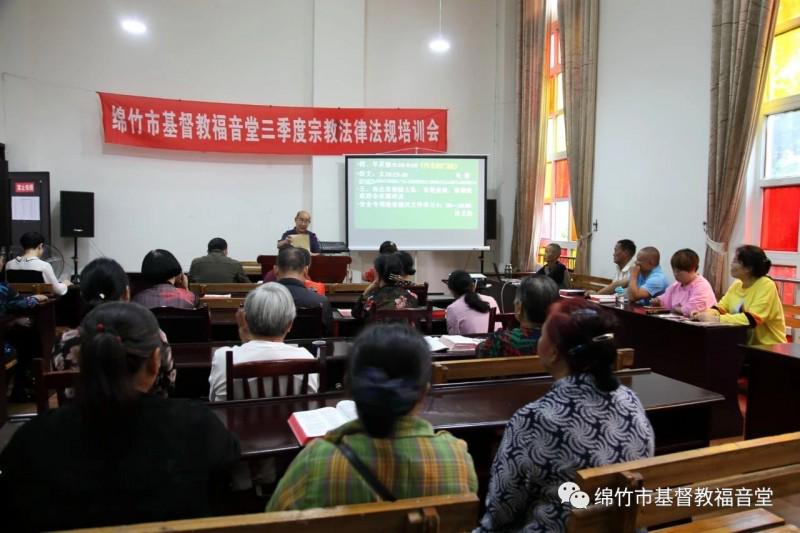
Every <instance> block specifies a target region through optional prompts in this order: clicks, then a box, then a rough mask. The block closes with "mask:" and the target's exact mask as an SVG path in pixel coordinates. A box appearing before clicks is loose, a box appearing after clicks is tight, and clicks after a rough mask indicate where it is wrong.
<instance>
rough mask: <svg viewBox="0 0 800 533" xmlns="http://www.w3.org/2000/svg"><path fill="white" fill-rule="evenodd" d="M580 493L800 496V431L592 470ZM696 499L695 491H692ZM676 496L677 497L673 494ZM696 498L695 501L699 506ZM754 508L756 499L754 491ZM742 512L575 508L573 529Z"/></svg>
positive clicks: (621, 527) (580, 477)
mask: <svg viewBox="0 0 800 533" xmlns="http://www.w3.org/2000/svg"><path fill="white" fill-rule="evenodd" d="M575 482H576V483H577V484H578V486H579V487H580V489H581V490H582V491H584V492H586V493H588V494H589V495H590V497H591V498H592V500H594V495H595V494H596V491H597V489H600V488H610V489H611V490H612V491H613V490H615V488H617V487H620V488H624V487H627V488H629V489H631V490H634V489H636V488H645V489H650V490H652V491H655V489H657V488H662V489H665V488H667V487H692V488H695V487H705V488H708V489H710V490H711V491H713V490H714V489H715V488H731V489H734V491H735V490H736V489H739V488H748V489H751V490H753V491H755V489H757V488H761V487H769V488H770V489H772V491H773V492H772V496H771V499H773V500H774V499H775V498H778V497H781V496H786V495H790V494H795V493H797V492H800V432H798V433H787V434H785V435H777V436H773V437H764V438H760V439H753V440H746V441H742V442H735V443H730V444H721V445H718V446H711V447H708V448H701V449H698V450H690V451H686V452H679V453H673V454H668V455H662V456H659V457H652V458H649V459H640V460H638V461H629V462H627V463H620V464H615V465H608V466H602V467H597V468H588V469H585V470H580V471H578V473H577V478H576V481H575ZM692 494H693V495H694V491H693V492H692ZM673 497H674V495H673ZM694 501H695V500H694V497H692V503H694ZM751 501H752V504H754V503H755V501H756V498H755V494H754V493H753V495H752V498H751ZM712 510H713V511H720V510H721V511H729V512H733V511H741V510H743V508H742V507H738V508H737V507H730V508H722V509H720V508H719V507H715V508H713V509H712V508H709V507H695V506H694V505H693V506H677V505H671V506H656V505H653V504H651V505H647V506H643V507H642V506H636V505H631V506H629V507H624V506H623V507H622V508H617V507H604V506H596V505H592V506H590V507H589V508H587V509H579V510H573V512H572V515H571V517H570V523H569V531H573V532H578V531H580V532H587V533H588V532H601V531H618V532H626V531H633V530H634V529H635V528H637V527H648V526H653V525H657V524H663V523H667V522H671V521H676V520H681V519H684V518H688V517H690V516H693V515H696V514H701V513H708V512H710V511H712Z"/></svg>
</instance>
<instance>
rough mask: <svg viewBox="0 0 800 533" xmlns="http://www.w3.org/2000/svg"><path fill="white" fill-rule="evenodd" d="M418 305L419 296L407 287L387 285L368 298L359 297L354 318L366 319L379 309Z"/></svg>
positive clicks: (354, 310)
mask: <svg viewBox="0 0 800 533" xmlns="http://www.w3.org/2000/svg"><path fill="white" fill-rule="evenodd" d="M417 305H419V300H418V299H417V295H416V294H414V293H413V292H411V291H410V290H408V289H407V288H406V287H405V286H403V285H386V286H384V287H381V288H379V289H378V290H376V291H373V292H371V293H370V294H369V295H368V296H366V297H365V296H364V295H363V294H362V295H361V296H359V298H358V301H357V302H356V305H355V307H353V316H354V317H356V318H364V317H365V316H367V315H369V314H370V313H372V312H374V311H376V310H378V309H406V308H408V307H417Z"/></svg>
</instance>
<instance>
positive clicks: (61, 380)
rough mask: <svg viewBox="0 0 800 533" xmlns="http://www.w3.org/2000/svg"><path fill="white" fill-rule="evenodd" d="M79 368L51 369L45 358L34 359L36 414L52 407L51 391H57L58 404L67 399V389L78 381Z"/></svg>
mask: <svg viewBox="0 0 800 533" xmlns="http://www.w3.org/2000/svg"><path fill="white" fill-rule="evenodd" d="M78 374H79V373H78V371H77V370H50V368H49V363H48V362H47V360H45V359H39V358H36V359H34V360H33V387H34V395H35V396H36V414H39V415H41V414H43V413H46V412H47V411H48V410H49V409H50V391H51V390H55V391H56V397H57V398H58V405H59V406H61V405H62V404H63V403H65V402H66V401H67V395H66V389H68V388H74V387H75V386H76V384H77V382H78Z"/></svg>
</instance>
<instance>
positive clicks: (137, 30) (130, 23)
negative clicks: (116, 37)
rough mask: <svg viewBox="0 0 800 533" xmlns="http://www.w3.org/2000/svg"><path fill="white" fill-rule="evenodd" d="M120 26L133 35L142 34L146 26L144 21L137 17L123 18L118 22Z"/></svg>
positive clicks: (145, 30) (145, 31)
mask: <svg viewBox="0 0 800 533" xmlns="http://www.w3.org/2000/svg"><path fill="white" fill-rule="evenodd" d="M120 26H122V29H123V30H125V31H126V32H128V33H132V34H133V35H142V34H144V33H147V26H145V24H144V22H142V21H141V20H137V19H123V20H122V22H120Z"/></svg>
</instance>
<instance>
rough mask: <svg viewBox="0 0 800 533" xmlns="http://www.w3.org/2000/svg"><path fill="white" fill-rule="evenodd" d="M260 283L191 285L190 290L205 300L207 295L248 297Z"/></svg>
mask: <svg viewBox="0 0 800 533" xmlns="http://www.w3.org/2000/svg"><path fill="white" fill-rule="evenodd" d="M258 285H259V284H258V283H191V284H190V285H189V290H190V291H192V292H193V293H195V294H197V296H198V297H199V298H203V297H204V296H205V295H206V294H230V295H231V296H234V297H236V296H247V293H249V292H250V291H252V290H253V289H255V288H256V287H258Z"/></svg>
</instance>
